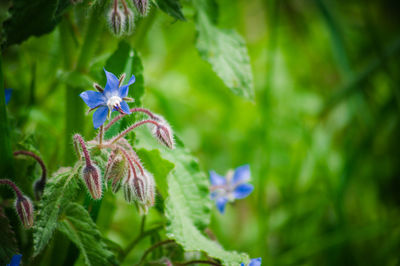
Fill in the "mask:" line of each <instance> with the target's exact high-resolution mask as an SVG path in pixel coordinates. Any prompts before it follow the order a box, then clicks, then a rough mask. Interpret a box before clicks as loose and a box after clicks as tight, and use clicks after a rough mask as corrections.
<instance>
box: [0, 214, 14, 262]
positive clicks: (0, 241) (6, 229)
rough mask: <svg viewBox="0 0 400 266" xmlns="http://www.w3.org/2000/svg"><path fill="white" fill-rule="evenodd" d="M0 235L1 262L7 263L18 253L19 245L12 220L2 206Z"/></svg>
mask: <svg viewBox="0 0 400 266" xmlns="http://www.w3.org/2000/svg"><path fill="white" fill-rule="evenodd" d="M0 236H1V237H0V264H1V265H5V264H7V263H10V260H11V258H12V256H13V255H15V254H17V253H18V246H17V241H16V239H15V234H14V231H13V230H12V228H11V226H10V221H9V220H8V218H7V216H5V214H4V210H3V208H2V207H0Z"/></svg>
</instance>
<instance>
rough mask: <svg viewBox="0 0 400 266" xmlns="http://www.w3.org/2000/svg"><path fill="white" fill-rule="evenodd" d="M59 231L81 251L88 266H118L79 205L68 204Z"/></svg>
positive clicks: (87, 215)
mask: <svg viewBox="0 0 400 266" xmlns="http://www.w3.org/2000/svg"><path fill="white" fill-rule="evenodd" d="M58 229H59V230H60V231H61V232H63V233H64V234H65V235H66V236H67V237H68V238H69V239H70V240H71V241H72V242H74V243H75V245H76V246H77V247H78V248H79V250H80V251H81V254H82V256H83V257H84V259H85V262H86V264H87V265H96V266H97V265H116V264H117V262H116V260H115V258H114V255H113V253H112V252H111V251H109V249H108V248H107V245H106V244H105V242H104V241H103V238H102V236H101V234H100V232H99V230H98V229H97V226H96V224H95V223H94V222H93V220H92V218H90V215H89V213H88V212H87V211H86V209H85V208H83V207H82V206H81V205H79V204H77V203H68V205H67V206H66V207H65V216H63V218H62V219H61V221H60V223H59V225H58Z"/></svg>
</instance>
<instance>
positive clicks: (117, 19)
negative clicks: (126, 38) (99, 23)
mask: <svg viewBox="0 0 400 266" xmlns="http://www.w3.org/2000/svg"><path fill="white" fill-rule="evenodd" d="M108 21H109V24H110V28H111V31H112V33H114V34H115V35H116V36H121V35H122V33H123V31H124V23H125V17H124V14H123V13H122V12H121V10H120V8H119V7H118V1H117V0H114V5H113V7H112V8H111V9H110V11H109V13H108Z"/></svg>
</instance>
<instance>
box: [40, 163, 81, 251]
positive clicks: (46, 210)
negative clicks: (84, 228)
mask: <svg viewBox="0 0 400 266" xmlns="http://www.w3.org/2000/svg"><path fill="white" fill-rule="evenodd" d="M76 175H77V172H76V171H74V170H72V169H67V170H66V171H63V172H62V173H58V174H55V175H54V176H53V177H52V178H50V179H49V181H48V182H47V184H46V187H45V189H44V194H43V198H42V200H41V201H40V205H39V208H38V210H37V212H38V215H37V216H36V221H35V224H34V233H33V241H34V256H36V255H38V254H39V253H40V252H41V251H42V250H43V249H44V248H45V247H46V245H47V243H48V242H49V240H50V239H51V237H52V235H53V232H54V230H55V229H56V227H57V221H58V217H59V215H60V214H61V212H62V211H63V210H64V208H65V206H66V204H67V203H68V202H70V201H71V200H72V199H73V197H74V196H75V195H76V194H77V192H78V187H77V183H76Z"/></svg>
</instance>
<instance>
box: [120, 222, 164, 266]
mask: <svg viewBox="0 0 400 266" xmlns="http://www.w3.org/2000/svg"><path fill="white" fill-rule="evenodd" d="M142 223H143V220H142ZM142 227H144V225H143V224H142V225H141V228H142ZM163 227H164V225H159V226H157V227H154V228H152V229H149V230H147V231H143V232H142V233H141V234H139V235H138V236H137V237H136V238H135V239H134V240H133V241H132V242H131V243H129V245H128V246H127V247H126V249H125V250H124V251H123V252H122V253H121V254H120V256H119V260H120V263H122V262H123V261H124V260H125V258H126V256H128V254H129V253H130V252H131V251H132V250H133V249H134V248H135V247H136V245H137V244H139V242H140V241H142V240H143V239H144V238H146V237H148V236H149V235H151V234H153V233H154V232H157V231H158V230H160V229H162V228H163ZM141 230H142V229H141Z"/></svg>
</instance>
